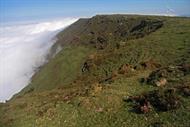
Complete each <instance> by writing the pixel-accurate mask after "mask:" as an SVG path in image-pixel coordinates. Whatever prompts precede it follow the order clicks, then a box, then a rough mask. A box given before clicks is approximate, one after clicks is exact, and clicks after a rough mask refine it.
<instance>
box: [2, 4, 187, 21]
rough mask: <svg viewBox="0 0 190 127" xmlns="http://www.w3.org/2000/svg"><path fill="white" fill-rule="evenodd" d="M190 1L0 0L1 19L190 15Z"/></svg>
mask: <svg viewBox="0 0 190 127" xmlns="http://www.w3.org/2000/svg"><path fill="white" fill-rule="evenodd" d="M189 6H190V0H0V21H1V22H2V21H16V20H26V19H38V18H52V17H74V16H78V17H80V16H92V15H95V14H102V13H105V14H106V13H126V14H127V13H136V14H171V15H188V16H189V15H190V7H189Z"/></svg>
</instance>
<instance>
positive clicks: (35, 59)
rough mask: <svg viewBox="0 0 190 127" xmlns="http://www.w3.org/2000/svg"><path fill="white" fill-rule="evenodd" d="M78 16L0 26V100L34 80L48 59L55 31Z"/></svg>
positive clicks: (7, 98)
mask: <svg viewBox="0 0 190 127" xmlns="http://www.w3.org/2000/svg"><path fill="white" fill-rule="evenodd" d="M76 20H77V19H76V18H64V19H60V20H55V21H43V22H38V23H28V24H23V25H22V24H20V25H6V26H3V25H1V26H0V102H4V101H5V100H9V99H10V98H11V97H12V96H13V95H14V94H15V93H18V92H19V91H20V90H21V89H23V88H24V87H25V86H26V85H28V84H29V83H30V79H31V77H32V75H33V74H34V72H35V70H36V69H37V68H38V67H40V66H41V65H43V64H44V63H45V62H46V61H47V60H46V56H47V54H48V52H49V50H50V48H51V46H52V45H53V44H54V43H55V35H56V34H57V33H58V32H59V31H60V30H62V29H64V28H65V27H67V26H69V25H70V24H72V23H74V22H75V21H76Z"/></svg>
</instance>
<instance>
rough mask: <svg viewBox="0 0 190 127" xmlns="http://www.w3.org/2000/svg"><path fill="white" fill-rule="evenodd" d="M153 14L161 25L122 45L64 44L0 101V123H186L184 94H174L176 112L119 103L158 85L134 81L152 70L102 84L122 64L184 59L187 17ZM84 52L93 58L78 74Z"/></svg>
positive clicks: (172, 126) (20, 126)
mask: <svg viewBox="0 0 190 127" xmlns="http://www.w3.org/2000/svg"><path fill="white" fill-rule="evenodd" d="M112 18H113V17H112ZM149 18H151V17H149ZM154 18H156V17H154ZM158 18H159V19H162V20H164V25H163V27H161V28H160V29H158V30H157V31H155V32H153V33H151V34H149V35H147V36H145V37H143V38H139V39H132V40H127V41H126V42H125V43H124V41H123V40H122V41H116V42H114V40H110V45H108V47H107V48H105V49H103V50H97V49H95V48H93V47H92V46H89V45H84V44H82V45H80V44H77V45H73V44H71V45H65V47H64V49H63V50H62V51H61V52H60V53H58V54H57V55H56V56H55V57H54V58H53V59H51V60H50V61H49V62H48V63H47V64H46V65H45V66H43V67H42V68H41V69H40V71H39V72H38V73H37V74H35V76H34V77H33V80H32V82H31V84H30V85H29V86H27V87H26V88H25V89H24V90H23V91H21V93H19V94H18V95H16V96H15V97H14V98H13V99H11V100H10V101H8V102H7V103H5V104H1V105H0V126H2V127H34V126H36V127H139V126H141V127H147V126H150V127H151V126H152V127H154V126H156V124H159V125H160V126H163V127H188V126H189V125H190V120H189V118H190V101H189V99H190V98H189V97H183V96H181V95H179V97H180V99H181V100H182V106H181V107H180V108H178V109H176V110H170V111H167V112H160V111H157V110H155V109H154V108H153V109H151V112H149V113H147V114H138V113H135V112H133V110H132V106H131V105H132V104H131V103H127V102H124V101H123V98H125V97H127V96H135V95H139V94H142V93H146V92H149V91H151V90H155V89H160V88H158V87H155V86H153V85H149V84H147V83H141V82H140V80H141V79H142V78H147V77H148V76H149V75H150V73H151V72H152V71H154V70H155V68H144V69H139V70H135V71H132V72H130V73H129V74H118V75H117V77H116V78H114V79H112V80H111V81H109V80H108V81H105V82H102V80H104V79H107V78H109V77H110V76H111V75H112V73H113V72H114V71H117V70H118V69H119V68H120V67H121V65H123V64H130V65H132V66H138V65H139V63H141V62H144V61H148V60H154V61H155V62H157V63H159V64H160V65H161V66H163V67H165V66H170V65H172V66H176V65H179V64H182V63H187V64H188V63H190V57H189V56H190V52H189V51H190V36H189V35H190V19H189V18H175V17H174V18H169V17H158ZM67 31H68V30H67ZM59 36H61V35H59ZM118 43H119V45H120V46H119V47H117V45H116V44H118ZM90 56H96V57H95V58H94V57H93V59H92V61H91V62H92V67H90V69H89V71H86V72H82V71H81V70H82V67H83V63H84V62H85V61H86V60H88V59H89V57H90ZM156 69H157V68H156ZM182 78H184V79H185V81H186V83H188V82H189V81H190V77H189V75H187V76H186V77H182ZM179 85H180V84H179Z"/></svg>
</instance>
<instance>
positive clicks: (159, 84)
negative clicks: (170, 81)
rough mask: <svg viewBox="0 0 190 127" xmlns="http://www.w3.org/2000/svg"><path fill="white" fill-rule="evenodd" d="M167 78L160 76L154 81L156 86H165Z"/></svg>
mask: <svg viewBox="0 0 190 127" xmlns="http://www.w3.org/2000/svg"><path fill="white" fill-rule="evenodd" d="M166 83H167V80H166V79H165V78H160V79H159V80H158V81H156V82H155V84H156V86H165V85H166Z"/></svg>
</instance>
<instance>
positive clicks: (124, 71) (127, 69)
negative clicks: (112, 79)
mask: <svg viewBox="0 0 190 127" xmlns="http://www.w3.org/2000/svg"><path fill="white" fill-rule="evenodd" d="M133 71H134V68H133V67H132V65H129V64H123V65H121V67H120V68H119V70H118V73H119V74H127V73H129V72H133Z"/></svg>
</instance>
